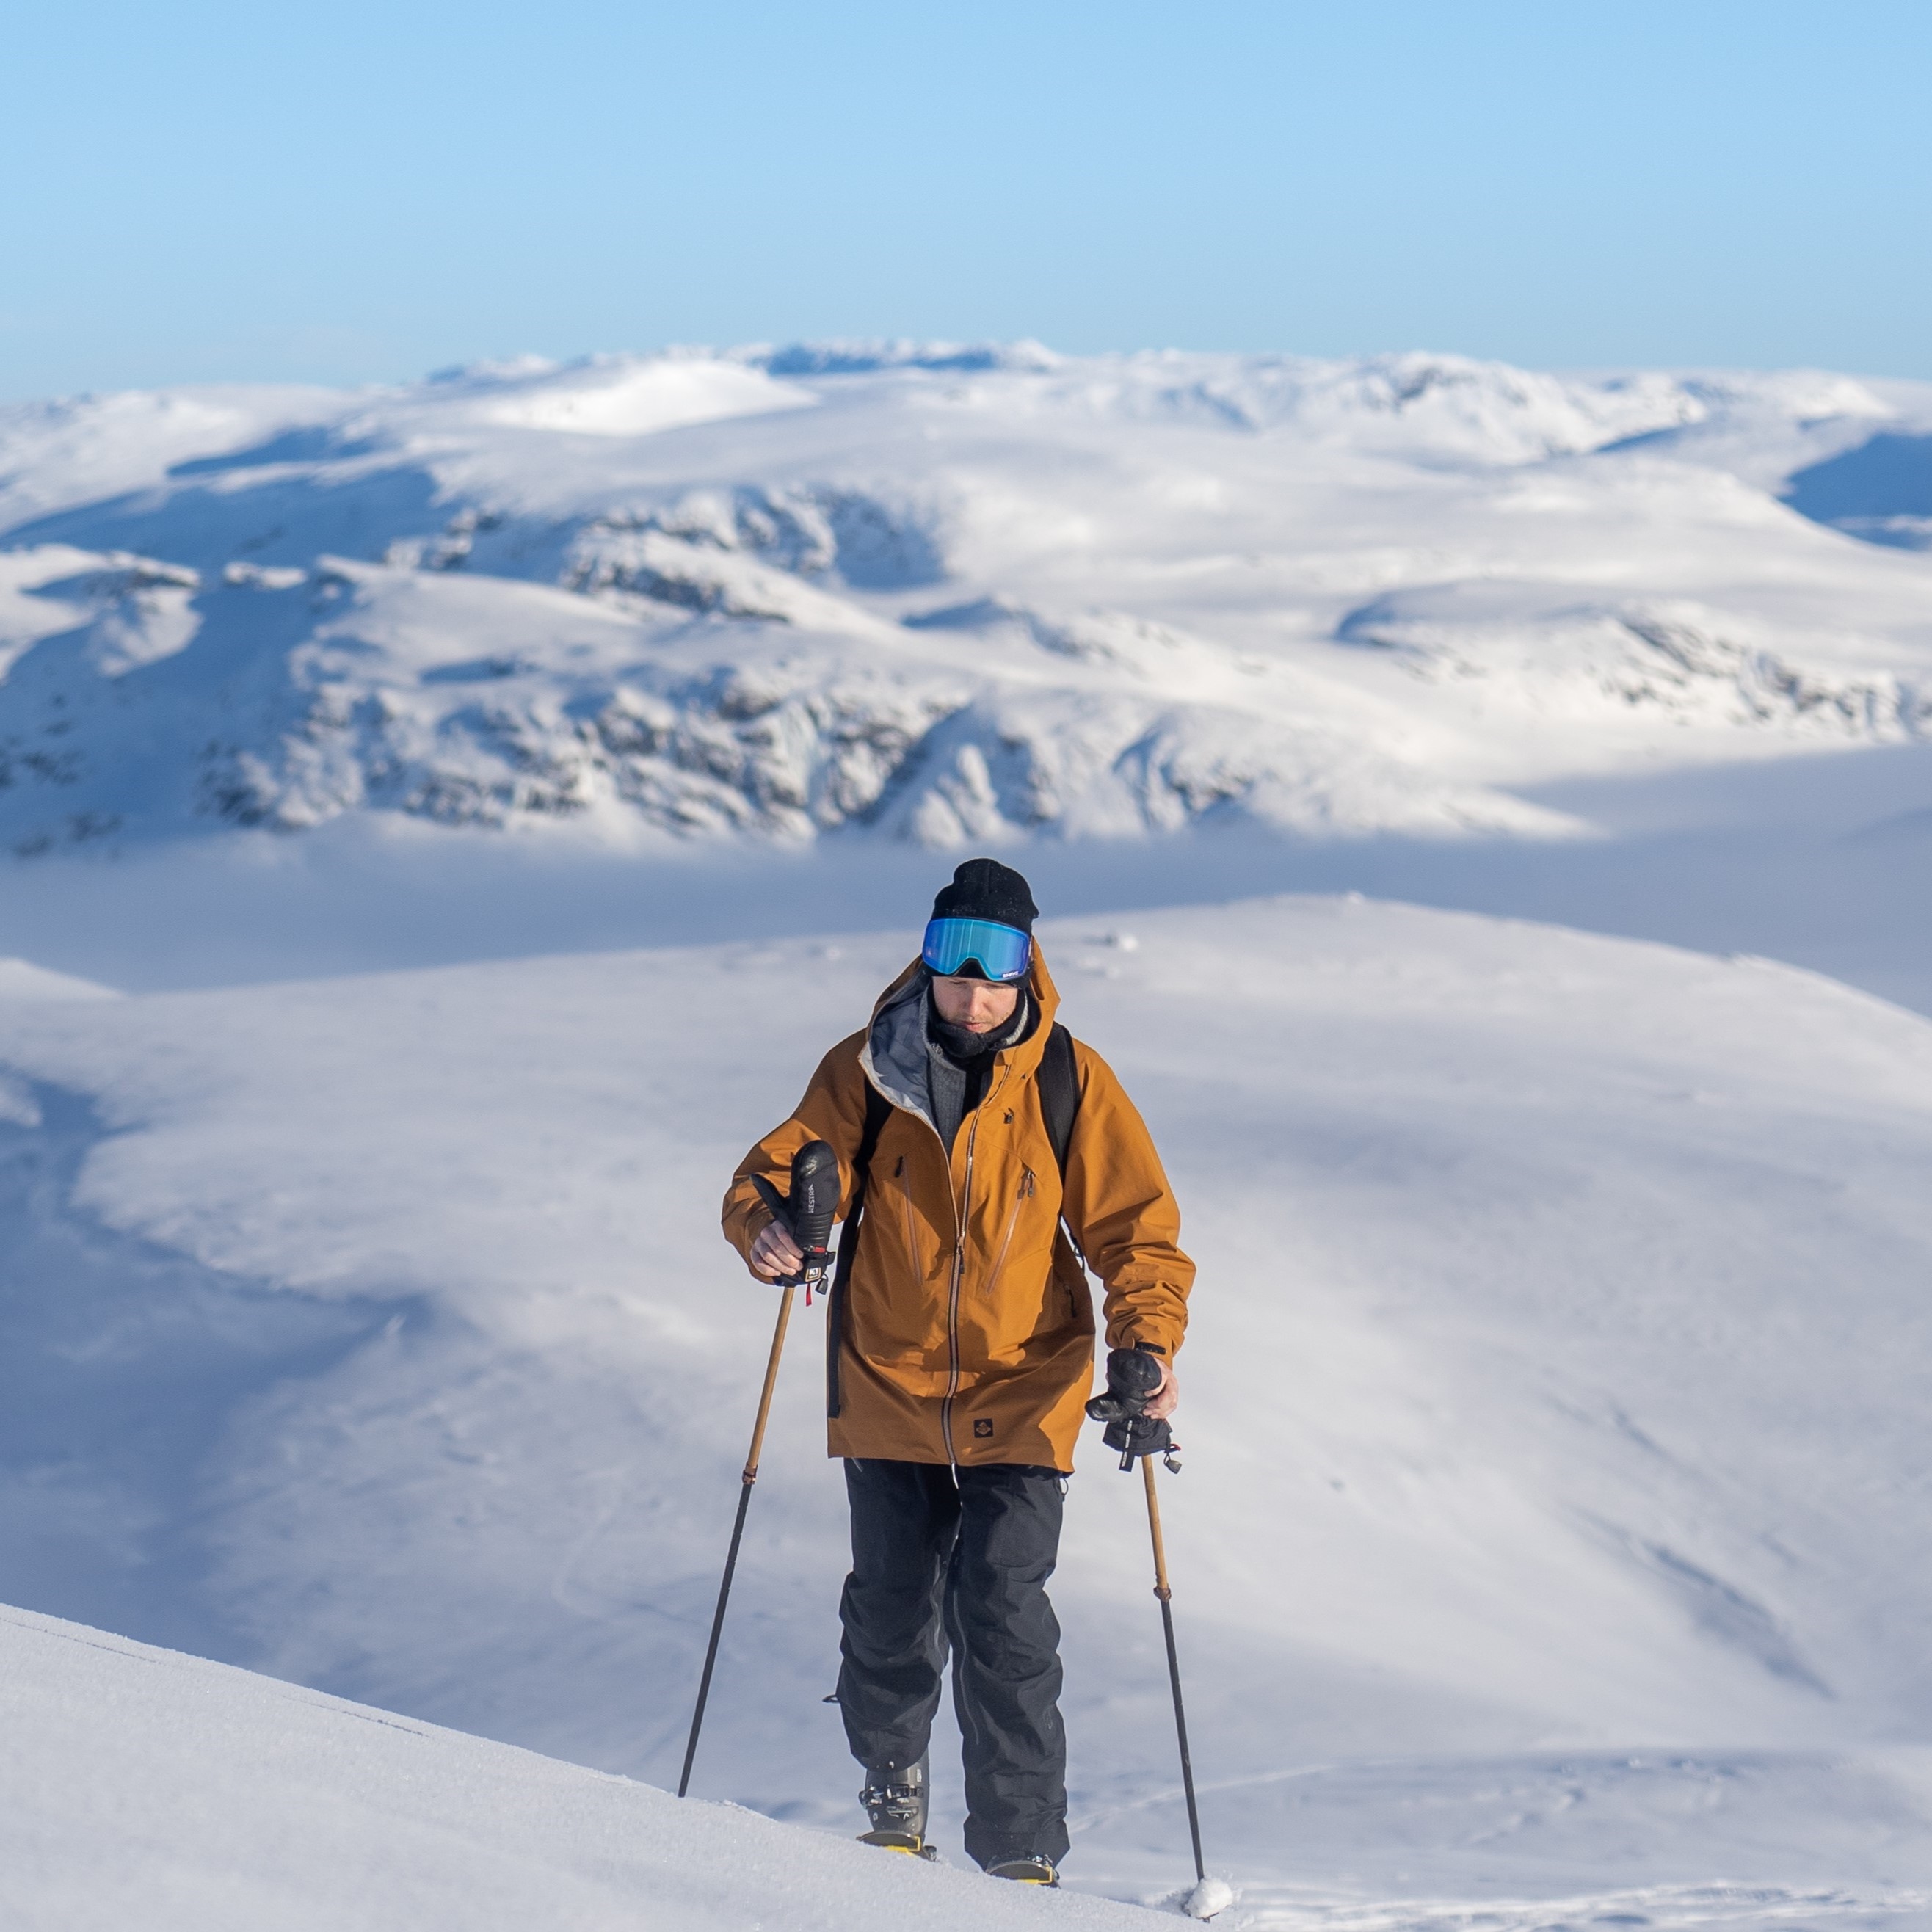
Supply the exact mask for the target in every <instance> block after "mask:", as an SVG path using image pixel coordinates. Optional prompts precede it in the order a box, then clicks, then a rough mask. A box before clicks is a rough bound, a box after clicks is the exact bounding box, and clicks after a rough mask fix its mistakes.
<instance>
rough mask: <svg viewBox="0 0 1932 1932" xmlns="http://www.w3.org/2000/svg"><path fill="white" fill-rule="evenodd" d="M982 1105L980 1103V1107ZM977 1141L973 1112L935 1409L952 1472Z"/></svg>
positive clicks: (956, 1457) (956, 1461)
mask: <svg viewBox="0 0 1932 1932" xmlns="http://www.w3.org/2000/svg"><path fill="white" fill-rule="evenodd" d="M984 1105H985V1103H984V1102H982V1103H981V1106H984ZM979 1138H980V1115H979V1113H978V1112H977V1110H976V1111H975V1112H974V1115H973V1124H972V1127H971V1128H970V1129H969V1130H968V1133H967V1136H966V1189H965V1196H964V1198H963V1199H962V1200H961V1202H960V1204H959V1222H958V1226H957V1230H956V1234H955V1235H954V1238H953V1286H952V1289H951V1290H950V1292H949V1293H948V1294H947V1298H946V1350H947V1365H948V1366H947V1377H946V1397H945V1400H944V1401H943V1402H941V1404H940V1405H939V1430H940V1433H941V1435H942V1436H944V1437H945V1439H946V1460H947V1461H948V1462H949V1463H952V1464H953V1466H954V1467H955V1468H957V1467H958V1466H959V1454H958V1453H957V1452H956V1451H955V1449H954V1448H953V1398H954V1397H956V1395H958V1394H959V1290H960V1286H961V1283H962V1280H963V1278H964V1277H965V1272H966V1224H967V1220H968V1217H969V1216H970V1215H971V1213H972V1211H973V1147H974V1142H977V1140H978V1139H979Z"/></svg>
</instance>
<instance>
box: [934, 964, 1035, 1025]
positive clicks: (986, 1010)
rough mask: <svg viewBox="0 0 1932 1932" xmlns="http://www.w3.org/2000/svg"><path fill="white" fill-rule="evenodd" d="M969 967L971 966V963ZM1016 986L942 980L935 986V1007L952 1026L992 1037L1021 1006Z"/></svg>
mask: <svg viewBox="0 0 1932 1932" xmlns="http://www.w3.org/2000/svg"><path fill="white" fill-rule="evenodd" d="M969 963H970V962H969ZM1019 997H1020V989H1019V987H1017V986H995V985H994V983H992V980H961V979H951V980H941V979H935V980H934V981H933V983H932V1004H934V1005H935V1007H938V1009H939V1017H940V1018H941V1019H943V1020H944V1021H945V1022H946V1023H947V1025H949V1026H956V1027H964V1028H965V1029H966V1030H967V1031H968V1032H969V1033H991V1032H992V1030H993V1028H995V1027H996V1026H1001V1025H1004V1024H1005V1022H1007V1021H1008V1020H1010V1019H1012V1018H1013V1008H1014V1007H1016V1005H1017V1004H1019Z"/></svg>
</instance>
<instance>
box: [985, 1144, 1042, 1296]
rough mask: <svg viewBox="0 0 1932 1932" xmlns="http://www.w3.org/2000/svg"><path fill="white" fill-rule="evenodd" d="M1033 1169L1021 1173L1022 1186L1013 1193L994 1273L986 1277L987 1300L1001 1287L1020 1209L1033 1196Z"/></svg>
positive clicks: (1025, 1169) (1017, 1225)
mask: <svg viewBox="0 0 1932 1932" xmlns="http://www.w3.org/2000/svg"><path fill="white" fill-rule="evenodd" d="M1033 1187H1034V1181H1033V1169H1031V1168H1030V1167H1029V1168H1024V1169H1022V1170H1021V1172H1020V1184H1019V1187H1018V1188H1017V1189H1016V1190H1015V1191H1014V1193H1013V1207H1012V1209H1011V1211H1010V1212H1009V1213H1008V1214H1007V1231H1006V1232H1005V1233H1004V1234H1003V1235H1001V1237H1000V1251H999V1253H998V1254H997V1255H995V1256H994V1257H993V1271H992V1274H989V1276H987V1277H986V1298H987V1300H988V1301H991V1300H992V1298H993V1291H994V1289H996V1288H998V1286H999V1285H1000V1271H1001V1269H1002V1268H1004V1267H1005V1266H1006V1265H1007V1250H1008V1249H1009V1248H1010V1247H1012V1246H1013V1232H1014V1230H1015V1229H1017V1228H1018V1227H1019V1224H1020V1209H1021V1208H1022V1206H1023V1205H1025V1203H1026V1202H1028V1201H1029V1200H1030V1199H1032V1196H1033Z"/></svg>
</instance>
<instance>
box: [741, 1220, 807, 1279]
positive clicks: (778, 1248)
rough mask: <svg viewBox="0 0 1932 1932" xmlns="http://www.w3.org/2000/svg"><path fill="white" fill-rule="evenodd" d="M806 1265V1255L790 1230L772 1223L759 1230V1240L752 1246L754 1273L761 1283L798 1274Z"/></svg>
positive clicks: (774, 1222)
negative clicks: (792, 1236)
mask: <svg viewBox="0 0 1932 1932" xmlns="http://www.w3.org/2000/svg"><path fill="white" fill-rule="evenodd" d="M804 1265H805V1256H804V1253H803V1252H802V1250H801V1249H800V1248H799V1245H798V1244H797V1243H796V1241H793V1239H792V1238H791V1231H790V1229H788V1228H786V1227H784V1226H782V1225H781V1223H778V1222H776V1221H772V1222H768V1223H766V1225H765V1226H763V1227H762V1228H760V1229H759V1230H758V1238H757V1240H756V1241H754V1242H753V1243H752V1244H751V1272H752V1273H753V1274H754V1275H756V1276H757V1277H758V1279H759V1280H760V1281H776V1280H778V1279H779V1278H780V1277H781V1276H784V1275H788V1274H797V1273H798V1271H799V1269H800V1268H803V1267H804Z"/></svg>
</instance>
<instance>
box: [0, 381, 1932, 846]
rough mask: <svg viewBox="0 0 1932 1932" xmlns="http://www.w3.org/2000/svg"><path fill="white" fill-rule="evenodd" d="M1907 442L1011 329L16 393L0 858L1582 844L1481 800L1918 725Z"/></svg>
mask: <svg viewBox="0 0 1932 1932" xmlns="http://www.w3.org/2000/svg"><path fill="white" fill-rule="evenodd" d="M1928 424H1932V391H1928V390H1927V389H1926V388H1925V387H1924V386H1913V385H1909V384H1884V383H1863V382H1858V381H1855V380H1852V379H1850V378H1847V377H1837V376H1829V375H1823V374H1802V373H1800V374H1784V375H1778V376H1763V377H1751V376H1740V375H1689V374H1676V375H1670V374H1655V373H1648V374H1647V373H1638V374H1613V375H1607V376H1601V377H1587V378H1586V377H1562V378H1559V377H1555V376H1550V375H1545V374H1535V373H1532V372H1526V371H1519V370H1514V369H1511V368H1506V367H1504V366H1502V365H1490V364H1481V363H1475V362H1468V361H1466V360H1462V359H1457V358H1454V357H1442V356H1435V357H1431V356H1385V357H1379V358H1373V359H1364V360H1358V361H1352V362H1315V361H1311V360H1308V359H1297V358H1291V357H1279V356H1277V357H1247V358H1244V357H1234V356H1190V355H1180V354H1174V353H1167V354H1159V355H1142V356H1112V357H1099V358H1088V359H1064V358H1060V357H1057V356H1052V355H1051V354H1049V353H1047V352H1046V351H1044V350H1040V349H1038V348H1037V347H1034V346H1032V345H1021V346H1019V347H1017V348H1009V349H1001V350H959V349H947V348H943V347H942V348H939V349H933V348H930V347H927V348H919V347H912V346H907V345H886V346H880V345H869V346H868V345H848V346H844V347H840V346H837V345H834V346H832V347H817V348H803V349H794V350H781V351H769V350H743V351H734V352H730V353H724V354H712V353H708V352H695V351H692V352H680V353H670V354H667V355H661V356H655V357H619V358H605V359H595V360H592V361H590V362H585V363H582V364H578V365H569V366H566V367H561V368H559V367H555V366H552V365H544V364H541V363H535V362H523V363H517V364H514V365H503V366H500V367H488V368H477V369H472V370H467V371H455V372H452V373H449V374H446V375H444V376H442V377H437V378H433V379H431V380H429V381H427V382H425V383H418V384H415V385H413V386H405V387H403V388H399V389H390V390H380V391H375V390H372V391H363V392H341V393H335V392H320V391H314V390H293V389H236V388H228V389H207V390H193V391H181V392H160V393H156V394H152V395H115V396H108V397H103V398H80V399H76V400H70V401H62V402H57V403H49V404H43V405H36V406H31V407H20V408H15V409H13V410H7V411H5V412H0V845H4V847H5V848H6V849H7V850H10V851H11V852H12V853H16V854H20V855H24V856H29V857H43V856H46V855H48V854H50V853H55V852H59V851H67V850H77V849H78V850H88V849H92V848H95V847H105V848H107V849H109V850H122V849H124V848H126V847H128V846H129V845H130V844H133V845H138V844H140V843H141V842H142V841H146V840H150V839H152V838H161V837H173V836H179V835H184V834H187V833H192V832H205V831H208V830H209V829H219V828H221V827H223V826H269V827H275V828H278V829H305V828H313V827H314V826H317V825H318V824H321V823H326V822H327V821H329V820H333V819H336V818H339V817H342V816H344V814H364V813H374V814H378V815H381V816H386V817H387V816H395V815H398V814H400V815H402V816H405V817H411V818H414V819H418V820H423V821H425V822H428V823H435V824H440V825H455V826H506V825H516V826H542V825H550V824H553V823H555V822H557V821H564V822H568V823H574V824H576V825H578V826H581V827H583V829H585V830H586V831H587V832H589V833H591V834H592V835H594V836H595V837H597V838H602V839H604V840H616V841H619V842H620V843H625V844H639V843H641V844H643V846H645V847H646V848H650V847H656V846H658V845H661V844H663V843H664V842H665V841H671V842H673V843H675V842H676V841H679V840H688V839H691V838H704V839H715V838H724V837H731V838H736V837H749V838H754V839H760V840H767V841H769V840H777V841H781V842H789V843H792V844H799V843H807V842H809V841H813V840H816V839H822V838H826V837H827V836H828V835H834V836H844V837H857V838H865V837H867V836H868V835H872V834H880V835H885V836H886V837H887V838H906V839H910V840H912V841H915V842H916V843H919V844H924V845H928V846H942V847H944V846H953V845H956V844H961V843H962V842H965V841H980V842H985V841H988V840H1002V839H1004V840H1020V839H1027V838H1036V839H1037V838H1040V837H1042V836H1047V837H1051V838H1076V839H1079V838H1087V839H1091V838H1109V839H1118V838H1139V837H1142V836H1144V835H1147V834H1148V833H1150V832H1154V833H1159V832H1173V831H1175V830H1176V829H1179V828H1182V827H1185V826H1190V825H1193V824H1196V823H1203V822H1207V823H1220V822H1223V821H1226V820H1235V821H1238V822H1241V823H1253V824H1256V825H1259V826H1264V827H1266V828H1268V829H1271V830H1273V831H1275V832H1282V831H1288V832H1296V833H1302V834H1310V833H1313V834H1332V833H1337V832H1342V833H1350V834H1361V833H1365V832H1377V831H1381V832H1389V831H1396V832H1406V833H1411V834H1415V835H1421V836H1424V837H1427V838H1438V839H1440V838H1455V837H1462V836H1466V835H1469V834H1471V833H1481V834H1486V835H1507V836H1511V837H1517V838H1533V839H1550V838H1565V837H1570V836H1574V835H1577V834H1578V833H1580V832H1582V831H1583V830H1584V829H1586V826H1587V825H1588V823H1589V821H1588V820H1586V819H1585V818H1583V817H1580V816H1579V815H1577V814H1573V813H1570V812H1566V811H1562V810H1561V809H1559V808H1553V807H1552V806H1551V805H1548V804H1547V803H1544V802H1538V801H1537V800H1535V799H1530V798H1528V797H1526V796H1524V795H1523V792H1524V788H1525V787H1529V786H1533V785H1537V784H1548V783H1550V782H1552V781H1557V780H1560V779H1563V778H1574V777H1576V776H1578V775H1586V774H1601V773H1604V772H1619V771H1625V770H1629V769H1634V768H1642V767H1644V766H1646V765H1648V764H1649V763H1655V762H1656V761H1658V760H1662V761H1663V762H1664V763H1668V764H1671V765H1679V766H1681V765H1683V764H1686V763H1695V762H1698V761H1706V762H1709V761H1720V762H1721V761H1724V760H1730V759H1735V758H1739V757H1765V756H1769V755H1773V754H1780V753H1788V752H1791V751H1798V750H1803V749H1806V748H1820V747H1828V746H1846V745H1873V744H1884V743H1892V742H1909V741H1912V740H1915V739H1918V738H1920V737H1922V736H1924V729H1925V726H1926V724H1927V718H1928V715H1932V628H1928V623H1927V615H1926V613H1927V588H1928V586H1932V558H1928V557H1927V556H1926V555H1925V554H1924V553H1923V550H1922V549H1921V548H1916V547H1914V546H1915V545H1916V544H1918V541H1919V532H1918V526H1919V523H1922V522H1923V521H1924V516H1923V514H1922V511H1923V508H1924V505H1922V504H1921V501H1920V499H1921V496H1924V492H1925V489H1926V487H1927V486H1926V483H1925V480H1924V479H1925V478H1927V476H1928V475H1932V469H1928V468H1927V458H1926V456H1925V452H1926V451H1927V450H1928V449H1932V434H1928V433H1927V425H1928ZM1915 519H1916V520H1915Z"/></svg>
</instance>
